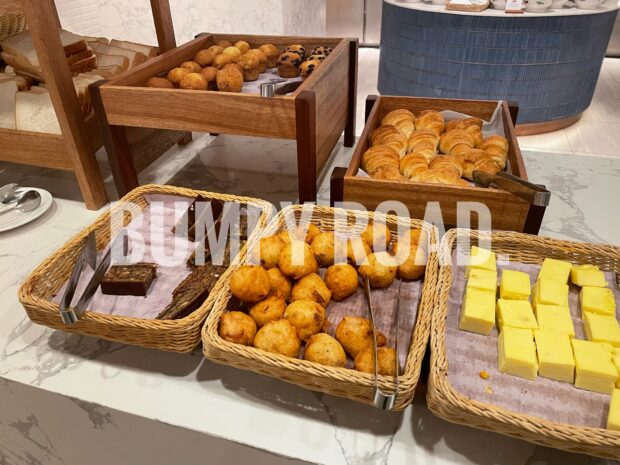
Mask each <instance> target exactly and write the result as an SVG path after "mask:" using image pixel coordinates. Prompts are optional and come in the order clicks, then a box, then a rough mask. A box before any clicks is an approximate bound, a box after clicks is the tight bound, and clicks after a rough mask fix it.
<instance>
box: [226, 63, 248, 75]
mask: <svg viewBox="0 0 620 465" xmlns="http://www.w3.org/2000/svg"><path fill="white" fill-rule="evenodd" d="M226 68H233V69H236V70H237V71H239V72H240V73H241V76H243V68H242V67H241V65H240V64H238V63H228V64H227V65H224V67H223V68H222V69H226Z"/></svg>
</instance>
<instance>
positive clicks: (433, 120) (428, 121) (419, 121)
mask: <svg viewBox="0 0 620 465" xmlns="http://www.w3.org/2000/svg"><path fill="white" fill-rule="evenodd" d="M444 126H445V121H444V119H443V116H442V115H441V113H439V112H438V111H435V110H424V111H423V112H421V113H420V115H419V116H418V117H417V118H416V120H415V127H416V128H418V129H432V130H433V131H434V132H435V134H437V135H439V134H441V133H442V132H443V130H444Z"/></svg>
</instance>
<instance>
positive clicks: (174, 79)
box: [166, 68, 189, 85]
mask: <svg viewBox="0 0 620 465" xmlns="http://www.w3.org/2000/svg"><path fill="white" fill-rule="evenodd" d="M186 74H189V70H188V69H185V68H172V69H171V70H170V71H169V72H168V76H166V78H167V79H168V80H169V81H170V82H171V83H173V84H177V85H178V84H179V82H181V79H183V78H184V77H185V75H186Z"/></svg>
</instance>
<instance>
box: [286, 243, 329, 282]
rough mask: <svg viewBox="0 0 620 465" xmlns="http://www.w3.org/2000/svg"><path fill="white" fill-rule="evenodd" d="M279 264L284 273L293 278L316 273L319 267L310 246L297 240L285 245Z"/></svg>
mask: <svg viewBox="0 0 620 465" xmlns="http://www.w3.org/2000/svg"><path fill="white" fill-rule="evenodd" d="M278 266H279V267H280V269H281V270H282V273H284V274H285V275H287V276H290V277H291V278H293V279H301V278H303V277H304V276H306V275H308V274H310V273H316V272H317V270H318V269H319V264H318V263H317V262H316V258H314V254H313V253H312V249H311V248H310V246H309V245H308V244H306V243H305V242H303V241H297V240H293V241H291V243H290V244H286V245H285V246H284V249H282V253H280V257H279V259H278Z"/></svg>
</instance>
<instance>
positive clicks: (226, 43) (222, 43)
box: [217, 40, 232, 49]
mask: <svg viewBox="0 0 620 465" xmlns="http://www.w3.org/2000/svg"><path fill="white" fill-rule="evenodd" d="M217 45H219V46H220V47H222V48H223V49H225V48H227V47H232V42H230V41H228V40H220V41H219V42H218V43H217Z"/></svg>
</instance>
